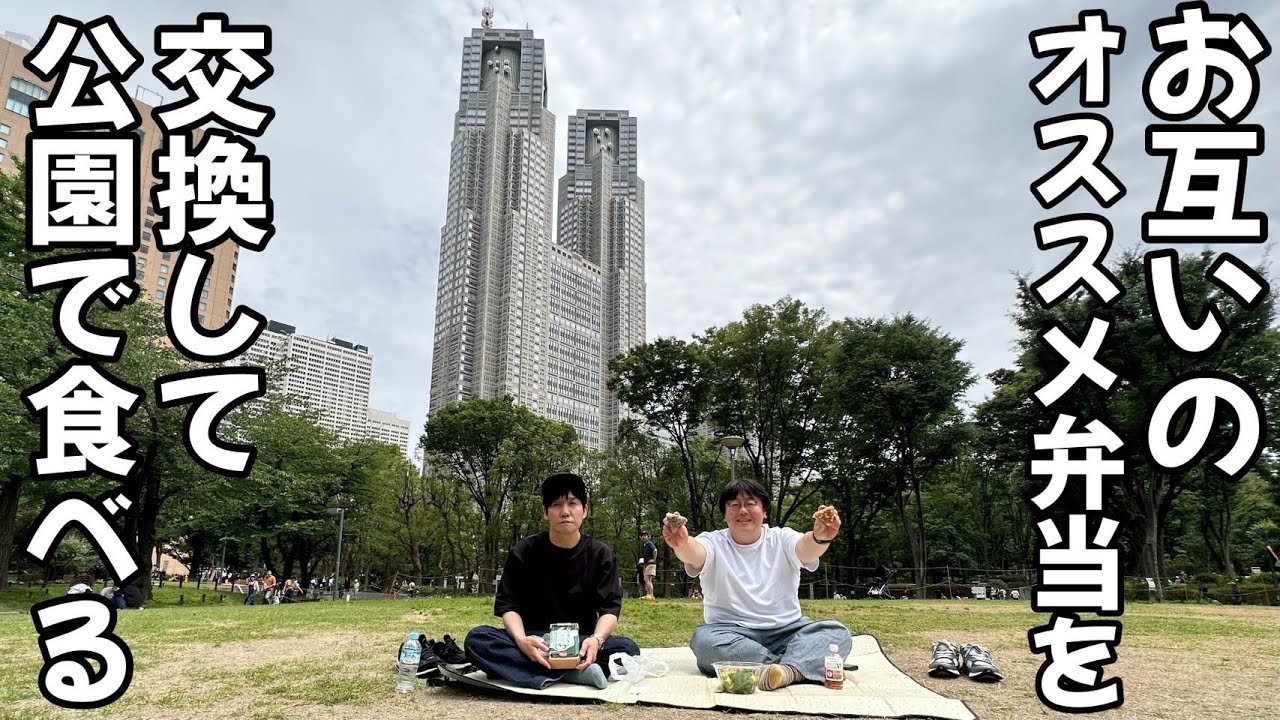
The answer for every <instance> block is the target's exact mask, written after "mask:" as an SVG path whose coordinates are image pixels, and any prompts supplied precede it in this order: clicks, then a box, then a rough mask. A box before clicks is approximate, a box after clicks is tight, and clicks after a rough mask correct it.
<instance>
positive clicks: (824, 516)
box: [814, 507, 836, 525]
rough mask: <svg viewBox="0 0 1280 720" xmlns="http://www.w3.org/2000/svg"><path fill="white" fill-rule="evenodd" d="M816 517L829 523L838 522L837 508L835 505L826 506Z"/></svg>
mask: <svg viewBox="0 0 1280 720" xmlns="http://www.w3.org/2000/svg"><path fill="white" fill-rule="evenodd" d="M814 517H816V518H817V519H819V520H821V521H822V522H823V523H825V524H827V525H834V524H835V522H836V509H835V508H834V507H824V508H822V509H821V510H819V511H818V512H817V513H816V514H815V515H814Z"/></svg>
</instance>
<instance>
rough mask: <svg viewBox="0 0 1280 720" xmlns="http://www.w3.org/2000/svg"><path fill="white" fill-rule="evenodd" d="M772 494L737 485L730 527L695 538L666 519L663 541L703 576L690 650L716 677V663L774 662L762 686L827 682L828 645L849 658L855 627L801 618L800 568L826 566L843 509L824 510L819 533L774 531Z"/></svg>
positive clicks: (726, 497)
mask: <svg viewBox="0 0 1280 720" xmlns="http://www.w3.org/2000/svg"><path fill="white" fill-rule="evenodd" d="M769 503H770V498H769V493H768V491H767V490H765V489H764V488H763V487H762V486H761V485H760V484H759V483H757V482H755V481H754V480H738V481H735V482H732V483H730V484H729V485H728V486H727V487H726V488H725V489H724V491H723V492H722V493H720V510H721V512H723V513H724V520H725V524H726V525H728V527H727V528H725V529H723V530H716V531H713V532H703V533H701V534H700V535H698V536H697V537H696V538H691V537H689V531H688V529H687V528H686V527H685V526H684V522H683V520H684V519H683V518H681V517H680V515H679V513H669V514H668V515H667V517H666V520H665V521H664V522H663V527H662V539H663V541H665V542H666V543H667V545H668V546H669V547H670V548H671V549H672V550H674V551H675V553H676V557H678V558H680V560H681V562H683V563H684V567H685V572H686V573H688V575H689V576H690V577H696V578H701V583H702V592H703V620H704V621H705V622H704V624H702V625H699V626H698V627H697V628H696V629H695V630H694V632H693V638H692V639H691V640H690V641H689V645H690V647H691V648H692V650H693V654H694V657H695V658H697V661H698V669H699V670H701V671H702V672H703V673H704V674H706V675H714V674H715V670H714V668H713V667H712V663H714V662H720V661H729V662H756V663H765V664H768V665H769V667H768V669H767V670H766V671H765V672H764V673H763V675H762V676H761V678H760V689H762V690H777V689H778V688H782V687H786V686H787V685H790V684H792V683H796V682H802V681H804V680H809V681H813V682H822V677H823V669H824V665H825V658H826V656H827V654H828V648H829V647H830V646H831V645H836V646H837V647H838V648H839V649H840V653H841V656H842V657H848V655H849V651H850V649H851V648H852V646H853V638H852V637H851V636H850V634H849V629H848V628H846V627H845V626H844V625H842V624H840V623H838V622H836V621H835V620H818V621H813V620H810V619H809V618H807V617H805V616H803V615H801V613H800V595H799V590H800V568H804V569H806V570H808V571H809V572H813V571H815V570H817V569H818V559H819V558H820V557H822V554H823V553H825V552H826V551H827V548H828V547H830V544H831V541H832V540H834V539H835V537H836V534H837V533H839V532H840V515H839V513H837V512H836V511H835V508H829V507H827V506H825V505H822V506H819V508H818V512H816V513H814V523H813V530H812V531H811V532H807V533H804V534H801V533H799V532H797V531H796V530H793V529H791V528H789V527H770V526H768V525H766V524H765V520H766V519H767V518H768V510H769Z"/></svg>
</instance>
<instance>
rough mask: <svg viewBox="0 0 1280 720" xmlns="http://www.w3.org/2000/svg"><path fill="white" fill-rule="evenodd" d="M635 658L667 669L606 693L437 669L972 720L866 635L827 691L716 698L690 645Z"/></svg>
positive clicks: (642, 699) (712, 701)
mask: <svg viewBox="0 0 1280 720" xmlns="http://www.w3.org/2000/svg"><path fill="white" fill-rule="evenodd" d="M641 654H642V655H644V656H647V657H658V658H662V659H663V660H665V661H667V664H668V665H670V667H671V669H670V671H669V672H667V674H666V675H663V676H662V677H660V678H655V677H645V678H644V679H643V680H640V681H638V682H634V683H633V682H629V681H626V680H619V681H617V682H611V683H609V687H608V689H606V690H596V689H595V688H589V687H585V686H582V685H570V684H568V683H556V684H554V685H551V686H549V687H548V688H547V689H546V690H529V689H527V688H520V687H515V686H514V685H511V684H510V683H508V682H507V681H505V680H497V679H492V678H490V677H489V676H488V675H485V674H484V673H483V672H481V671H479V670H476V671H474V672H471V673H468V674H466V675H462V674H460V673H457V672H455V671H453V670H450V669H448V668H445V667H444V666H441V669H442V671H443V673H444V675H445V678H446V679H447V680H451V681H454V682H457V683H460V684H463V685H471V686H476V687H482V688H487V689H490V690H501V691H507V692H513V693H518V694H520V695H535V696H541V697H560V698H573V699H580V700H602V701H604V702H612V703H623V704H627V705H632V704H635V703H652V704H655V705H673V706H675V707H683V708H695V709H710V708H716V707H719V708H735V709H739V710H750V711H753V712H771V713H804V714H810V715H845V716H854V717H890V718H896V717H922V718H942V719H944V720H977V717H978V716H977V715H975V714H974V713H973V711H972V710H970V709H969V706H967V705H965V704H964V703H963V702H961V701H959V700H950V699H948V698H945V697H943V696H941V695H939V694H937V693H935V692H933V691H932V690H930V689H928V688H926V687H925V686H923V685H921V684H920V683H918V682H916V681H915V680H913V679H912V678H911V677H910V676H908V675H907V674H905V673H903V672H902V671H901V670H899V669H898V668H896V667H894V665H893V663H891V662H889V658H887V657H885V654H884V651H883V650H881V649H880V643H879V641H877V640H876V639H875V638H874V637H872V636H871V635H857V636H855V637H854V638H853V650H852V651H851V652H850V653H849V658H848V660H847V664H852V665H857V666H858V669H857V670H848V671H846V672H845V681H844V688H842V689H840V690H828V689H826V688H825V687H823V686H821V685H818V684H814V683H803V684H799V685H792V686H790V687H786V688H783V689H781V690H775V691H773V692H754V693H751V694H750V695H733V694H729V693H724V692H716V691H715V690H716V688H717V687H718V686H719V683H718V682H717V681H716V679H715V678H713V677H707V676H705V675H703V674H702V673H700V672H698V667H697V663H696V662H695V661H694V658H693V651H692V650H690V649H689V648H688V647H675V648H654V649H649V648H641Z"/></svg>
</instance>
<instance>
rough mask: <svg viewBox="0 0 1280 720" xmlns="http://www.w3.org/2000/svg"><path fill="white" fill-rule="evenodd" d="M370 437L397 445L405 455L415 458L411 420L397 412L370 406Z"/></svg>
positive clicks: (410, 458)
mask: <svg viewBox="0 0 1280 720" xmlns="http://www.w3.org/2000/svg"><path fill="white" fill-rule="evenodd" d="M368 433H369V438H370V439H373V440H380V441H382V442H384V443H387V444H388V445H395V446H396V447H398V448H400V449H402V450H404V456H405V457H406V458H408V459H409V460H412V459H413V446H412V445H410V443H409V441H410V434H409V421H408V420H405V419H404V418H402V417H400V416H398V415H396V414H395V413H390V412H384V411H382V410H374V409H373V408H369V430H368Z"/></svg>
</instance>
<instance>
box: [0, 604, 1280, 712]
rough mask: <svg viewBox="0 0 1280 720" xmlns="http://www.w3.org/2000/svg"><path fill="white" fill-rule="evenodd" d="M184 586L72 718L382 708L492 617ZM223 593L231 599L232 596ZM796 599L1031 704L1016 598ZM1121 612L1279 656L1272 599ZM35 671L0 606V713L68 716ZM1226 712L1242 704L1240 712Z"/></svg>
mask: <svg viewBox="0 0 1280 720" xmlns="http://www.w3.org/2000/svg"><path fill="white" fill-rule="evenodd" d="M181 592H182V593H183V594H185V595H186V601H187V603H186V604H185V605H184V606H182V607H178V606H177V596H178V594H179V590H178V589H177V588H176V586H175V587H172V588H170V587H166V588H164V589H161V590H158V591H157V596H156V600H155V601H154V602H153V603H152V604H151V606H150V607H149V608H148V609H146V610H142V611H133V612H125V613H121V614H120V620H119V625H118V626H117V633H118V634H119V635H120V636H121V637H122V638H123V639H124V640H125V642H126V643H128V645H129V647H130V649H131V650H132V652H133V654H134V658H135V663H136V664H135V676H134V681H133V685H132V687H131V688H130V690H129V691H128V693H127V694H126V695H125V696H124V697H123V698H122V699H121V700H120V701H118V702H117V703H116V704H115V705H113V706H111V707H109V708H107V709H105V710H104V711H100V712H96V713H95V712H89V713H85V712H77V713H74V715H75V716H80V717H82V716H85V715H89V716H105V717H116V716H131V717H132V716H141V717H179V716H181V717H196V716H200V717H204V716H222V714H224V713H225V712H227V711H228V708H232V707H245V705H244V704H245V703H248V707H256V706H255V705H254V703H256V702H259V701H264V702H268V703H270V704H272V705H274V706H280V707H294V708H297V709H299V712H302V711H303V709H306V712H319V711H323V713H324V714H325V716H327V717H364V716H370V715H377V716H379V717H388V716H389V715H387V712H386V710H385V709H384V708H383V706H384V705H385V704H386V703H388V702H390V701H389V698H390V697H391V686H392V684H393V679H392V676H391V671H390V668H391V665H392V663H393V662H394V656H395V650H396V647H397V645H398V643H399V641H400V640H401V639H402V638H403V636H404V634H405V633H407V632H408V631H410V630H420V631H422V632H424V633H426V634H427V635H428V636H431V637H435V638H440V637H442V636H443V635H445V634H449V635H453V636H455V637H457V638H459V641H461V639H462V638H463V637H465V635H466V633H467V631H468V630H469V629H471V628H472V627H474V626H476V625H479V624H493V625H498V624H499V621H498V619H497V618H494V617H493V616H492V607H493V606H492V599H491V598H460V599H449V598H425V599H416V600H398V601H391V600H387V601H364V602H352V603H346V602H338V603H335V602H317V603H305V604H299V605H292V606H290V605H279V606H255V607H245V606H243V605H240V604H239V603H240V601H241V600H242V598H243V596H228V600H227V602H226V603H224V604H216V603H214V604H205V605H200V604H199V602H198V601H199V592H200V591H195V590H194V589H193V588H190V587H188V588H185V589H184V590H183V591H181ZM25 593H26V589H17V590H11V591H9V593H7V594H4V595H3V596H0V602H3V603H4V607H13V606H15V605H20V604H21V602H22V601H23V599H24V598H25V597H26V595H25ZM192 593H194V600H195V601H196V602H195V604H192V602H191V601H192V600H193V594H192ZM232 597H238V599H236V600H235V601H234V602H233V601H232V599H231V598H232ZM802 606H803V608H804V610H805V612H806V614H808V615H809V616H810V617H814V618H834V619H837V620H840V621H842V622H844V623H845V624H846V625H847V626H848V627H849V628H850V629H851V630H852V631H853V632H854V633H855V634H861V633H869V634H872V635H874V636H876V637H877V638H878V639H879V641H880V643H881V645H882V646H883V647H884V649H885V651H886V653H887V654H888V655H889V656H890V659H892V660H894V662H895V663H898V664H899V665H900V667H902V668H903V670H904V671H907V672H908V673H909V674H911V675H912V676H913V677H917V678H921V677H922V676H923V672H922V668H918V667H915V665H918V664H920V663H921V662H922V659H921V658H924V660H923V662H927V655H928V648H929V643H930V642H931V640H933V639H936V638H940V637H947V638H949V639H952V640H955V641H957V642H965V641H970V640H974V641H979V642H982V643H983V644H987V645H989V646H991V647H992V648H993V649H995V651H996V653H997V660H998V661H1003V662H1002V665H1003V666H1004V667H1005V669H1006V675H1007V676H1008V677H1009V680H1008V681H1006V683H1005V685H1006V686H1007V687H1008V688H1010V689H1011V691H1010V693H1008V694H1007V696H1002V699H1001V702H1002V703H1004V702H1013V703H1014V705H1013V706H1012V707H1014V708H1015V710H1010V712H1012V713H1013V714H1010V715H1002V714H999V713H1000V712H1003V711H1004V705H1000V706H999V707H992V708H990V709H988V711H986V712H984V711H983V710H982V709H980V707H981V703H980V702H978V700H975V699H973V698H968V697H963V695H962V696H961V697H962V699H966V701H969V702H971V704H972V705H973V706H974V709H975V711H976V712H978V713H979V715H981V716H982V717H984V718H987V717H1005V716H1008V717H1017V716H1019V714H1020V712H1021V711H1019V710H1016V708H1017V707H1025V708H1027V709H1028V710H1032V709H1034V710H1035V714H1037V715H1038V714H1040V713H1039V710H1040V708H1039V704H1038V701H1036V698H1035V694H1034V687H1033V685H1032V686H1028V684H1027V683H1028V680H1029V681H1030V683H1032V684H1033V683H1034V675H1035V669H1036V668H1038V666H1039V662H1040V658H1038V657H1036V656H1031V655H1030V653H1029V652H1028V651H1027V649H1026V632H1027V630H1028V629H1030V628H1031V627H1033V626H1035V625H1038V624H1040V623H1041V622H1043V620H1044V618H1045V616H1043V615H1038V614H1036V613H1033V612H1031V610H1030V606H1029V605H1028V604H1026V603H1015V602H999V601H991V602H977V601H968V602H962V601H920V602H917V601H898V602H878V601H852V602H851V601H812V602H803V603H802ZM701 619H702V605H701V603H699V602H696V601H687V600H670V601H663V600H660V601H658V602H656V603H652V604H646V603H643V602H640V601H634V600H628V601H627V602H626V604H625V607H624V611H623V616H622V620H621V623H620V624H619V627H618V630H617V632H618V633H619V634H622V635H626V636H628V637H631V638H633V639H635V640H636V641H637V642H638V643H639V644H640V645H641V647H642V648H643V647H666V646H678V645H684V644H686V643H687V642H688V640H689V636H690V633H691V632H692V630H693V628H694V627H695V626H696V625H697V624H698V623H699V622H700V621H701ZM1122 619H1123V621H1124V639H1123V643H1122V645H1121V648H1120V654H1121V658H1122V660H1124V659H1126V658H1127V659H1128V660H1129V662H1130V663H1131V664H1130V665H1128V667H1130V668H1138V669H1140V667H1141V665H1142V663H1140V662H1138V661H1137V660H1138V658H1141V657H1143V655H1144V653H1153V654H1158V653H1164V652H1168V651H1173V652H1177V653H1179V654H1181V655H1183V657H1186V658H1190V657H1196V656H1198V657H1200V658H1201V659H1200V660H1198V661H1197V662H1205V660H1206V658H1207V659H1212V660H1214V661H1215V662H1216V661H1217V658H1218V656H1223V655H1225V657H1222V660H1224V661H1236V662H1237V665H1238V658H1235V657H1233V656H1238V655H1240V654H1241V652H1240V649H1244V648H1247V649H1248V653H1247V654H1248V657H1249V662H1253V663H1256V664H1257V670H1258V672H1259V673H1262V674H1261V675H1260V677H1267V675H1266V673H1268V672H1269V673H1270V677H1273V678H1274V677H1275V672H1274V668H1275V667H1276V666H1277V664H1280V642H1277V633H1276V628H1277V627H1278V626H1280V610H1277V609H1276V608H1222V607H1218V606H1187V605H1176V604H1169V605H1131V606H1130V607H1129V608H1128V609H1127V611H1126V614H1125V615H1124V616H1123V618H1122ZM1206 653H1209V654H1211V655H1212V656H1213V657H1211V658H1210V657H1209V656H1207V655H1206ZM1152 656H1154V655H1152ZM39 669H40V656H39V651H38V648H37V645H36V635H35V631H34V627H33V626H32V623H31V618H30V616H28V615H24V614H11V615H3V616H0V717H23V718H26V717H72V716H73V713H71V712H70V711H59V710H57V709H55V708H52V706H50V705H48V703H47V702H46V701H44V700H43V698H41V697H40V695H39V692H38V690H37V689H36V685H35V680H36V677H37V674H38V672H39ZM1135 671H1136V670H1135ZM1188 672H1189V670H1188ZM1190 677H1195V676H1194V675H1190V676H1189V678H1190ZM926 684H928V682H927V681H926ZM969 685H974V683H967V684H964V685H954V686H951V687H954V688H956V689H957V691H958V692H961V693H968V692H978V691H976V690H971V689H970V688H969V687H968V686H969ZM931 687H932V685H931ZM940 691H941V690H940ZM949 696H954V695H949ZM979 699H981V696H979ZM1018 703H1021V705H1018ZM601 710H602V711H604V709H603V708H601ZM613 711H615V709H610V710H608V712H613ZM997 711H999V712H997ZM691 712H692V711H691ZM695 714H696V713H695ZM702 714H704V715H705V713H702ZM230 715H235V716H236V717H253V716H255V715H257V713H253V712H250V713H248V714H245V715H241V714H236V713H230ZM230 715H229V716H230ZM394 715H395V713H391V715H390V716H394ZM262 716H263V717H273V718H276V720H278V718H279V716H278V715H272V714H265V715H262ZM691 716H692V715H691ZM1064 717H1065V716H1064ZM1134 717H1152V715H1149V714H1144V715H1135V716H1134ZM1234 717H1251V715H1249V714H1248V713H1247V712H1237V713H1236V714H1235V715H1234Z"/></svg>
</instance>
